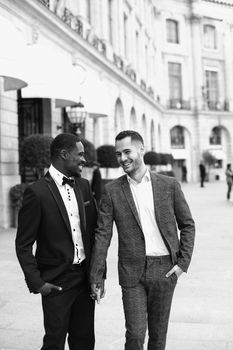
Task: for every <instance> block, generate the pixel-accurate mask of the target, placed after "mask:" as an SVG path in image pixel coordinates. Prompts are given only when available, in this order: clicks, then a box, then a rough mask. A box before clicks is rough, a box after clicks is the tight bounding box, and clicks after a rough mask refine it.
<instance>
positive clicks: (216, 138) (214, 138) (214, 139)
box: [210, 126, 222, 145]
mask: <svg viewBox="0 0 233 350" xmlns="http://www.w3.org/2000/svg"><path fill="white" fill-rule="evenodd" d="M221 134H222V132H221V128H220V127H218V126H215V127H214V128H213V129H212V131H211V135H210V145H221V144H222V135H221Z"/></svg>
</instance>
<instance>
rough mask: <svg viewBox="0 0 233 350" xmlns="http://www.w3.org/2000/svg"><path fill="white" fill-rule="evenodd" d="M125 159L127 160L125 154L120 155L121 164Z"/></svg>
mask: <svg viewBox="0 0 233 350" xmlns="http://www.w3.org/2000/svg"><path fill="white" fill-rule="evenodd" d="M126 159H127V155H126V154H125V153H122V154H121V157H120V160H121V162H124V161H125V160H126Z"/></svg>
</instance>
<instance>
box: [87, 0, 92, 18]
mask: <svg viewBox="0 0 233 350" xmlns="http://www.w3.org/2000/svg"><path fill="white" fill-rule="evenodd" d="M86 19H87V20H88V22H89V23H91V0H86Z"/></svg>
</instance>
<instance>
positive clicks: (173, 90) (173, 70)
mask: <svg viewBox="0 0 233 350" xmlns="http://www.w3.org/2000/svg"><path fill="white" fill-rule="evenodd" d="M168 76H169V97H170V100H175V101H176V102H180V103H181V100H182V79H181V64H180V63H174V62H168Z"/></svg>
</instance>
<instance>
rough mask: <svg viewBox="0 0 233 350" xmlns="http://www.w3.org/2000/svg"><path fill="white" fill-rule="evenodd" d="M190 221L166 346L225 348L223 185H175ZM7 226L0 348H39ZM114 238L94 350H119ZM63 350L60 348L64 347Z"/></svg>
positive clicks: (231, 331) (232, 275) (231, 225)
mask: <svg viewBox="0 0 233 350" xmlns="http://www.w3.org/2000/svg"><path fill="white" fill-rule="evenodd" d="M182 187H183V190H184V192H185V195H186V198H187V200H188V202H189V204H190V207H191V210H192V213H193V217H194V219H195V221H196V225H197V237H196V245H195V251H194V255H193V260H192V264H191V266H190V269H189V272H188V274H187V275H186V274H183V275H182V276H181V278H180V280H179V282H178V285H177V289H176V291H175V296H174V301H173V307H172V312H171V319H170V325H169V331H168V342H167V349H166V350H233V312H232V310H233V297H232V294H233V293H232V290H233V203H232V202H227V201H226V199H225V195H226V184H225V183H221V182H215V183H207V185H206V187H205V188H200V187H199V185H198V184H185V185H182ZM14 239H15V229H10V230H0V264H1V270H0V350H39V349H40V346H41V339H42V336H43V328H42V312H41V305H40V297H39V296H38V295H32V294H29V292H28V290H27V288H26V285H25V283H24V278H23V275H22V272H21V269H20V268H19V265H18V262H17V261H16V257H15V252H14ZM116 265H117V235H116V233H115V234H114V237H113V241H112V244H111V247H110V250H109V257H108V280H107V283H106V286H107V294H106V297H105V299H104V300H103V301H102V302H101V304H100V305H97V306H96V350H123V344H124V317H123V310H122V303H121V292H120V287H119V286H118V278H117V266H116ZM67 349H68V347H67Z"/></svg>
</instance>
